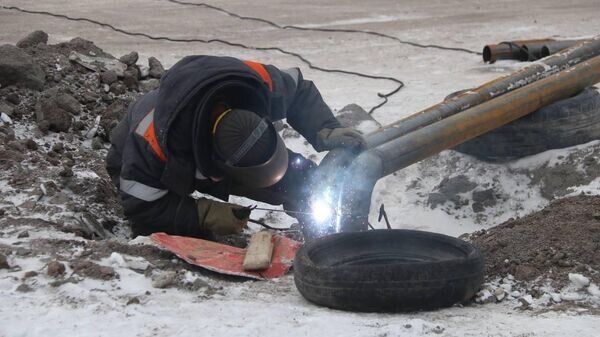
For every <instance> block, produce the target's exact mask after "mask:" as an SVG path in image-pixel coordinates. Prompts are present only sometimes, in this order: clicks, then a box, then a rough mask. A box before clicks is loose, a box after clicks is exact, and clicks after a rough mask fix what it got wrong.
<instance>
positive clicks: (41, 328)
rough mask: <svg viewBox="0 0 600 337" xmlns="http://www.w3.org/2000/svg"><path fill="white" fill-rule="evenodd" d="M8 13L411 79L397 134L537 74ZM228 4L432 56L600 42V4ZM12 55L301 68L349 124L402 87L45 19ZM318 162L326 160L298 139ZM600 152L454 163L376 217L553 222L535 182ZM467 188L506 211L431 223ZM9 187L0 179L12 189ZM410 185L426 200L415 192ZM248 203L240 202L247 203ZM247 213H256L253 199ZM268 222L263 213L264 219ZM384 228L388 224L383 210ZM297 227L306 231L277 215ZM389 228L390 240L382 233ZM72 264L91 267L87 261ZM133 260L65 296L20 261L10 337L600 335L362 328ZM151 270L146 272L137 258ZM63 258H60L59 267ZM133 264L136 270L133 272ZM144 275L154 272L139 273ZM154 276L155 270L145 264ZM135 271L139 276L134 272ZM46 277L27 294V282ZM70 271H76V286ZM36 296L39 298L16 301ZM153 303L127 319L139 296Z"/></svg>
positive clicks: (401, 324) (306, 37) (26, 20)
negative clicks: (489, 193)
mask: <svg viewBox="0 0 600 337" xmlns="http://www.w3.org/2000/svg"><path fill="white" fill-rule="evenodd" d="M1 4H2V5H15V6H20V7H22V8H26V9H35V10H49V11H53V12H57V13H62V14H68V15H71V16H80V17H88V18H95V19H99V20H102V21H105V22H109V23H111V24H113V25H115V26H117V27H122V28H126V29H129V30H134V31H144V32H147V33H150V34H154V35H166V36H172V37H202V38H225V39H229V40H232V41H239V42H243V43H246V44H248V45H254V46H279V47H281V48H284V49H288V50H291V51H295V52H300V53H302V54H304V55H305V56H306V57H307V58H308V59H309V60H311V61H312V62H314V63H315V64H316V65H319V66H324V67H330V68H337V69H345V70H353V71H360V72H365V73H369V74H377V75H382V76H394V77H398V78H400V79H402V80H403V81H404V82H405V83H406V87H405V88H404V89H402V90H401V91H400V93H399V94H397V95H395V96H393V97H392V98H391V99H390V102H389V103H388V104H387V105H385V106H384V107H383V108H382V109H380V110H378V111H377V112H376V113H375V114H374V117H375V118H376V119H377V120H378V121H379V122H380V123H382V124H387V123H390V122H393V121H395V120H397V119H399V118H401V117H403V116H406V115H408V114H410V113H413V112H416V111H419V110H421V109H423V108H425V107H427V106H429V105H432V104H434V103H437V102H438V101H440V100H442V99H443V98H444V97H445V96H446V95H447V94H449V93H450V92H453V91H456V90H460V89H464V88H469V87H473V86H476V85H479V84H481V83H483V82H485V81H487V80H490V79H492V78H495V77H497V76H499V75H502V74H506V73H508V72H510V71H512V70H514V69H517V68H518V67H520V66H522V64H519V63H516V62H512V61H502V62H498V63H496V64H494V65H484V64H483V63H482V61H481V59H480V56H477V55H470V54H464V53H460V52H454V51H443V50H437V49H419V48H414V47H410V46H407V45H400V44H398V43H397V42H394V41H390V40H386V39H381V38H374V37H372V36H366V35H360V34H359V35H356V34H344V33H317V32H307V31H293V30H285V31H281V30H277V29H275V28H273V27H270V26H267V25H264V24H261V23H257V22H247V21H239V20H238V19H235V18H232V17H229V16H225V15H223V14H221V13H218V12H215V11H212V10H210V9H207V8H197V7H186V6H181V5H177V4H173V3H169V2H167V1H152V2H149V1H145V0H123V1H89V0H86V1H78V2H73V1H66V0H51V1H43V2H40V1H35V0H3V1H2V2H1ZM211 4H213V5H218V6H222V7H224V8H226V9H228V10H231V11H234V12H238V13H240V14H243V15H249V16H260V17H265V18H268V19H271V20H274V21H276V22H278V23H280V24H296V25H302V26H304V27H323V28H327V27H335V28H355V29H368V30H374V31H381V32H385V33H387V34H390V35H394V36H397V37H399V38H402V39H405V40H410V41H415V42H419V43H423V44H429V43H435V44H441V45H446V46H452V47H462V48H469V49H473V50H478V51H479V50H480V49H481V48H482V46H483V45H485V44H487V43H493V42H500V41H504V40H509V39H524V38H539V37H548V36H550V37H556V38H570V37H587V36H593V35H595V34H596V33H597V32H598V31H600V20H597V17H598V15H599V14H600V3H598V2H597V1H595V0H588V1H574V2H571V3H569V4H568V5H567V4H564V2H563V1H560V0H550V1H528V2H524V1H510V0H503V1H493V2H492V1H459V0H454V1H428V2H423V1H417V0H414V1H413V0H411V1H402V2H398V1H391V0H384V1H377V2H362V3H358V2H356V1H350V0H345V1H335V2H323V1H320V2H319V1H308V2H303V3H302V4H299V3H296V2H279V3H276V4H273V3H269V2H267V1H258V2H256V1H255V2H253V4H252V5H248V4H247V2H244V1H214V2H211ZM0 27H1V28H2V29H1V30H0V42H1V43H15V42H16V41H17V40H18V39H19V38H20V37H22V36H24V35H26V34H27V33H29V32H30V31H32V30H35V29H42V30H44V31H46V32H48V33H49V35H50V37H51V41H50V42H52V43H54V42H59V41H64V40H68V39H70V38H72V37H75V36H81V37H84V38H86V39H89V40H93V41H95V42H96V43H97V44H98V45H99V46H100V47H102V48H103V49H105V50H106V51H108V52H110V53H112V54H114V55H122V54H125V53H127V52H129V51H131V50H136V51H138V52H140V55H141V56H142V58H147V57H149V56H156V57H158V58H159V59H161V60H162V61H163V62H164V63H165V66H170V65H172V64H173V63H175V62H176V61H177V60H178V59H179V58H181V57H183V56H185V55H188V54H202V53H204V54H215V55H232V56H236V57H240V58H250V59H256V60H260V61H262V62H264V63H272V64H275V65H277V66H280V67H282V68H286V67H294V66H299V67H300V68H301V69H302V71H303V73H304V75H305V77H306V78H309V79H312V80H314V81H315V83H316V84H317V86H318V87H319V88H320V89H321V91H322V94H323V96H324V97H325V99H326V101H327V102H328V103H329V104H330V105H331V107H332V108H333V109H334V110H339V109H341V108H342V107H343V106H345V105H346V104H349V103H357V104H359V105H361V106H363V107H364V108H365V109H367V110H368V109H369V108H370V107H372V106H373V105H375V104H377V103H378V102H379V98H378V97H377V93H378V92H386V91H389V90H392V89H393V88H394V84H393V83H390V82H387V81H381V80H369V79H364V78H359V77H355V76H350V75H338V74H329V73H323V72H319V71H314V70H311V69H308V68H307V67H305V66H304V65H303V64H301V63H300V62H299V61H298V60H297V59H295V58H293V57H290V56H285V55H282V54H280V53H276V52H259V51H250V50H242V49H239V48H233V47H227V46H223V45H220V44H197V43H194V44H178V43H170V42H160V41H150V40H145V39H142V38H133V37H127V36H123V35H120V34H118V33H115V32H112V31H110V30H106V29H103V28H99V27H97V26H94V25H91V24H89V23H84V22H79V23H74V22H67V21H63V20H60V19H57V18H51V17H46V16H39V15H25V14H20V13H16V12H12V11H4V10H0ZM289 145H290V147H291V148H292V149H293V150H296V151H298V152H301V153H304V154H306V155H308V154H310V153H312V152H311V148H309V147H308V146H306V145H304V143H303V142H302V141H301V140H297V141H290V143H289ZM598 146H599V145H598V143H597V142H593V143H590V144H585V145H582V146H580V147H577V148H573V149H566V150H555V151H549V152H546V153H543V154H539V155H537V156H533V157H530V158H525V159H523V160H521V161H517V162H511V163H508V164H501V165H498V164H485V163H481V162H479V161H477V160H474V159H472V158H470V157H468V156H465V155H461V154H458V153H456V152H452V151H446V152H443V153H442V154H440V155H439V156H437V157H435V158H432V159H429V160H427V161H424V162H423V163H419V164H416V165H413V166H411V167H409V168H407V169H405V170H403V171H401V172H399V173H398V174H397V175H393V176H390V177H387V178H385V179H382V180H381V181H380V182H379V183H378V185H377V187H376V190H375V192H374V194H373V208H374V209H375V208H378V207H379V205H380V204H381V203H384V204H385V205H386V209H387V212H388V215H389V217H390V220H391V222H392V224H394V226H396V227H399V228H416V229H422V230H429V231H436V232H441V233H446V234H450V235H460V234H462V233H465V232H472V231H474V230H478V229H481V228H488V227H490V226H493V225H496V224H498V223H501V222H503V221H505V220H507V219H508V218H511V217H516V216H521V215H524V214H527V213H529V212H531V211H533V210H537V209H540V208H541V207H543V206H545V205H546V204H547V203H548V200H547V199H545V198H544V197H542V194H541V191H540V186H539V185H536V186H530V183H531V181H532V177H531V176H530V175H529V174H528V172H527V170H528V169H534V168H536V167H541V166H549V167H551V166H553V165H556V164H557V163H560V161H561V160H562V159H563V158H565V157H568V155H569V153H571V152H574V151H584V152H585V151H592V150H593V149H596V148H597V147H598ZM459 174H461V175H465V176H466V177H468V178H469V180H470V181H473V182H475V183H477V184H478V185H481V186H483V185H485V184H490V186H493V187H494V188H495V190H496V191H498V192H499V193H500V194H502V195H506V196H507V197H508V199H509V201H507V202H502V203H498V204H497V205H495V206H494V207H490V208H486V210H485V211H484V212H483V213H477V214H476V213H475V212H473V211H472V210H471V209H470V208H468V207H467V208H460V209H454V208H453V207H438V208H435V209H431V208H430V206H429V205H428V203H427V197H428V193H430V192H432V191H433V190H434V189H435V187H436V186H437V185H438V184H439V183H440V182H441V181H442V180H443V179H444V178H448V177H453V176H456V175H459ZM2 186H3V184H2V181H0V190H1V188H2ZM409 186H412V187H410V188H409ZM583 190H585V191H587V192H589V193H592V194H600V180H599V179H595V180H592V181H591V182H590V183H589V184H587V185H585V186H577V187H574V189H573V190H572V191H571V193H578V192H580V191H583ZM238 201H239V200H238ZM240 202H243V200H242V201H240ZM259 215H260V214H259ZM371 216H372V222H373V223H374V224H376V225H377V223H376V221H375V216H376V215H375V214H374V212H372V214H371ZM272 219H274V220H273V221H276V222H278V225H280V226H283V225H286V224H289V223H291V219H289V218H286V217H285V216H283V215H275V217H274V218H272ZM379 226H382V225H381V224H380V225H379ZM17 234H18V233H17V232H13V233H11V234H7V235H5V236H3V237H0V243H1V244H7V245H11V244H14V243H15V241H22V242H24V245H27V243H28V242H29V240H34V239H37V238H54V239H61V238H63V239H68V240H75V239H76V238H75V237H72V236H70V234H64V233H59V232H56V231H52V230H49V229H48V230H45V229H40V228H32V229H31V230H30V238H26V239H18V240H17V238H16V236H17ZM72 254H73V255H74V256H77V254H78V251H77V249H74V250H73V252H72ZM128 259H133V258H132V257H128V256H124V257H123V256H121V255H113V256H111V257H110V258H106V259H104V260H103V261H102V262H101V263H102V264H104V265H107V266H112V267H114V268H115V270H116V272H117V273H118V274H119V278H118V279H113V280H110V281H98V280H93V279H89V278H88V279H85V280H83V281H82V282H79V283H76V284H70V283H67V284H64V285H62V286H60V287H53V286H52V285H50V282H51V281H52V280H51V279H50V278H49V277H47V276H46V275H45V270H44V263H45V262H40V259H39V258H31V257H27V256H18V255H15V256H11V257H10V260H9V262H10V263H12V264H16V265H19V266H20V267H21V268H22V272H16V273H15V272H12V273H10V274H9V273H8V272H7V271H4V270H0V298H1V300H0V336H7V337H8V336H42V335H43V336H54V335H63V334H65V333H69V334H72V335H76V336H99V335H101V336H134V335H135V336H198V335H201V336H259V335H260V336H281V335H285V336H331V335H347V336H424V335H440V336H597V335H598V332H597V328H598V327H599V326H600V317H598V316H593V315H589V314H588V313H586V312H579V311H581V310H578V309H576V308H575V309H572V310H570V311H567V312H556V311H549V312H545V313H543V312H533V313H532V312H531V311H521V310H518V309H515V307H516V306H518V303H516V302H515V301H507V302H502V303H499V304H486V305H473V306H469V307H453V308H449V309H444V310H439V311H434V312H426V313H411V314H356V313H346V312H340V311H335V310H329V309H325V308H320V307H317V306H314V305H312V304H310V303H308V302H306V301H305V300H304V299H303V298H302V297H301V296H300V295H299V293H298V292H297V291H296V289H295V287H294V285H293V279H292V277H291V276H286V277H284V278H282V279H280V280H275V281H261V282H243V283H240V282H231V281H227V280H220V279H215V278H213V277H209V276H206V275H203V274H201V273H197V272H189V271H188V272H186V273H189V275H188V274H186V277H188V278H189V282H190V283H193V282H194V280H195V279H197V278H200V279H201V280H202V281H205V282H206V283H208V284H209V285H210V289H213V288H215V289H219V288H221V287H222V289H220V290H218V291H216V292H215V293H213V292H212V291H211V292H210V293H208V294H207V293H206V290H205V289H200V290H198V291H190V290H185V289H180V288H169V289H157V288H155V287H153V285H152V281H151V280H150V278H148V277H146V276H145V275H143V274H140V273H138V272H136V271H133V270H132V268H131V266H130V265H128V263H127V262H126V260H128ZM138 259H139V258H138ZM48 260H51V257H50V256H48ZM123 261H125V262H123ZM138 262H140V261H138ZM140 263H144V261H141V262H140ZM134 269H135V268H134ZM29 270H38V271H39V272H40V274H39V275H38V276H36V277H33V278H28V279H27V280H25V281H23V280H22V278H23V276H24V273H25V272H26V271H29ZM69 272H70V270H67V274H69ZM22 283H31V286H32V288H33V289H34V291H32V292H15V289H16V288H17V287H18V286H19V285H20V284H22ZM134 297H135V298H137V299H138V300H139V304H130V305H127V302H128V301H130V299H131V298H134Z"/></svg>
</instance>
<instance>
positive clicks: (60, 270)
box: [46, 260, 66, 278]
mask: <svg viewBox="0 0 600 337" xmlns="http://www.w3.org/2000/svg"><path fill="white" fill-rule="evenodd" d="M65 270H66V268H65V265H64V264H62V263H60V262H58V261H56V260H54V261H51V262H50V263H48V268H47V269H46V273H47V274H48V276H50V277H54V278H58V277H61V276H63V275H64V274H65Z"/></svg>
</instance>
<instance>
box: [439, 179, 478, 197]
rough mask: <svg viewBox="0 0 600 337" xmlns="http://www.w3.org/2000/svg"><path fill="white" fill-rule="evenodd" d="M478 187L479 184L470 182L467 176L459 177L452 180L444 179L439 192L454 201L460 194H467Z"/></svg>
mask: <svg viewBox="0 0 600 337" xmlns="http://www.w3.org/2000/svg"><path fill="white" fill-rule="evenodd" d="M475 187H477V184H476V183H474V182H472V181H470V180H469V178H468V177H467V176H464V175H462V174H461V175H458V176H455V177H452V178H444V179H443V180H442V181H441V182H440V184H439V185H438V189H439V192H440V193H442V194H444V195H445V196H447V197H448V198H449V199H452V198H451V196H455V195H457V194H459V193H466V192H469V191H471V190H473V189H474V188H475Z"/></svg>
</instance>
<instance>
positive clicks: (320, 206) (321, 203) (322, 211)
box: [311, 199, 335, 223]
mask: <svg viewBox="0 0 600 337" xmlns="http://www.w3.org/2000/svg"><path fill="white" fill-rule="evenodd" d="M311 208H312V213H313V218H314V219H315V221H316V222H317V223H323V222H325V221H328V220H329V219H331V217H332V216H333V215H334V214H335V211H334V209H333V208H332V207H331V206H330V205H329V204H328V203H327V202H326V201H325V200H322V199H317V200H315V201H314V202H313V203H312V207H311Z"/></svg>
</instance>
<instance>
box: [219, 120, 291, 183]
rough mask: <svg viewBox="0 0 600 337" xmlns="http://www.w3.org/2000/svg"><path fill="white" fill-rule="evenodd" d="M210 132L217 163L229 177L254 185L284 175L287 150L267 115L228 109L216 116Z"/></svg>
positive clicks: (272, 181) (279, 178) (273, 180)
mask: <svg viewBox="0 0 600 337" xmlns="http://www.w3.org/2000/svg"><path fill="white" fill-rule="evenodd" d="M211 135H212V144H213V151H214V154H215V156H214V159H215V162H216V165H217V166H218V167H219V169H221V170H222V171H223V173H225V175H226V176H227V177H228V178H231V179H232V180H234V181H235V182H237V183H239V184H242V185H245V186H248V187H256V188H264V187H269V186H272V185H274V184H275V183H277V182H278V181H279V180H281V178H283V176H284V174H285V172H286V170H287V167H288V152H287V149H286V147H285V144H284V142H283V140H282V139H281V137H280V136H279V134H278V133H277V131H276V130H275V127H274V126H273V124H272V123H271V122H270V121H269V120H268V119H267V118H266V117H262V116H260V115H258V114H257V113H255V112H253V111H250V110H244V109H236V108H228V109H225V110H224V111H222V112H220V113H219V114H218V116H217V117H216V119H215V121H214V123H213V125H212V128H211Z"/></svg>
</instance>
